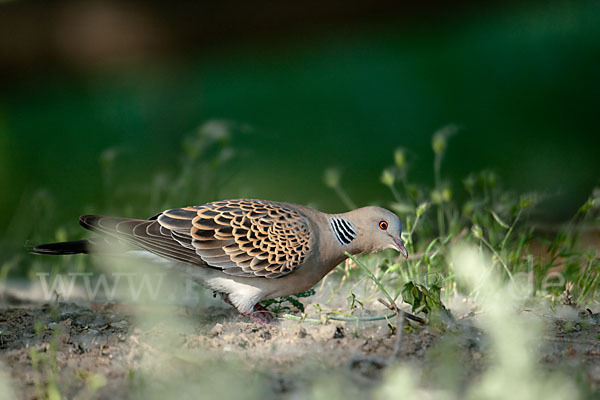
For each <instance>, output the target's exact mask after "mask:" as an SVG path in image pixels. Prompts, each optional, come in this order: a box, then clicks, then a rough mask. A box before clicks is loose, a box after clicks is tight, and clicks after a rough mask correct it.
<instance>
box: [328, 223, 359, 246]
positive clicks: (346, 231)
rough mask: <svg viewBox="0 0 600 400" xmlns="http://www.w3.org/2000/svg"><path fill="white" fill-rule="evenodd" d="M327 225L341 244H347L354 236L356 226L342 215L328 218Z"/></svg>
mask: <svg viewBox="0 0 600 400" xmlns="http://www.w3.org/2000/svg"><path fill="white" fill-rule="evenodd" d="M329 226H330V227H331V231H332V232H333V234H334V236H335V238H336V239H337V240H338V242H340V244H341V245H342V246H347V245H349V244H350V242H351V241H353V240H354V239H355V238H356V228H355V227H354V225H352V223H351V222H350V221H348V220H347V219H344V218H342V217H332V218H329Z"/></svg>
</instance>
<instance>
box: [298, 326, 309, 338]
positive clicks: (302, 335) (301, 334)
mask: <svg viewBox="0 0 600 400" xmlns="http://www.w3.org/2000/svg"><path fill="white" fill-rule="evenodd" d="M296 335H298V337H299V338H300V339H303V338H305V337H306V335H307V333H306V329H304V327H303V326H298V328H297V329H296Z"/></svg>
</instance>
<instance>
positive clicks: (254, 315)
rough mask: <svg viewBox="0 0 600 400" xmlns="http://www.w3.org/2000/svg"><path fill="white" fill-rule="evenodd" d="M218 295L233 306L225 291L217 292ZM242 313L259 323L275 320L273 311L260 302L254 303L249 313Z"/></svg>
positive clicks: (264, 323) (263, 323)
mask: <svg viewBox="0 0 600 400" xmlns="http://www.w3.org/2000/svg"><path fill="white" fill-rule="evenodd" d="M219 295H220V296H221V299H222V300H223V301H224V302H225V303H227V304H229V305H230V306H232V307H234V308H235V305H234V304H233V303H232V302H231V300H229V295H227V293H219ZM242 314H243V315H245V316H246V317H248V318H250V319H251V320H252V321H254V322H256V323H258V324H261V325H270V324H271V323H272V322H273V321H275V316H274V315H273V313H271V311H269V310H267V309H266V308H265V307H263V306H261V305H260V304H256V305H255V306H254V310H253V311H252V312H251V313H242Z"/></svg>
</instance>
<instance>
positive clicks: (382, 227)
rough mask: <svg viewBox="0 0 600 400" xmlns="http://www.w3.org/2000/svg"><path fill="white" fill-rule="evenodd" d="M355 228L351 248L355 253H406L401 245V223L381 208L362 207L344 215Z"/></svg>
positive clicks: (391, 213) (392, 214)
mask: <svg viewBox="0 0 600 400" xmlns="http://www.w3.org/2000/svg"><path fill="white" fill-rule="evenodd" d="M345 215H346V216H347V218H348V220H350V221H351V222H352V224H353V225H355V226H356V231H357V232H356V233H357V235H356V241H355V243H353V244H352V245H351V246H352V247H353V250H356V252H357V253H373V252H376V251H381V250H385V249H394V250H397V251H399V252H400V253H401V254H402V255H403V256H404V258H407V257H408V252H407V251H406V248H405V247H404V244H403V243H402V239H401V238H400V235H401V234H402V223H401V222H400V218H398V216H397V215H396V214H394V213H393V212H391V211H389V210H386V209H385V208H381V207H374V206H369V207H363V208H359V209H357V210H354V211H350V212H349V213H346V214H345Z"/></svg>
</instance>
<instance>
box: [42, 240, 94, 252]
mask: <svg viewBox="0 0 600 400" xmlns="http://www.w3.org/2000/svg"><path fill="white" fill-rule="evenodd" d="M90 245H91V243H90V241H89V240H75V241H73V242H60V243H48V244H40V245H39V246H35V247H34V248H33V249H31V252H32V253H33V254H52V255H64V254H88V253H89V252H90V251H89V248H90Z"/></svg>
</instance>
